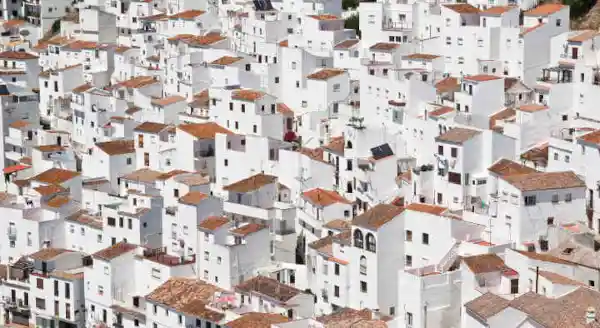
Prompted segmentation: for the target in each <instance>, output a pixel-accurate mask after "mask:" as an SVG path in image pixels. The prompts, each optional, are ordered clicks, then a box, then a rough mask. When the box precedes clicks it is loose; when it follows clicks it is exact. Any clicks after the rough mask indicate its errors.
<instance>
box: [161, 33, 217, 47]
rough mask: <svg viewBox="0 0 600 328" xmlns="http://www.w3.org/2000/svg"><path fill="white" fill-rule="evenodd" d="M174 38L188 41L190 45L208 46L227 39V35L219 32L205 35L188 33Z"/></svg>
mask: <svg viewBox="0 0 600 328" xmlns="http://www.w3.org/2000/svg"><path fill="white" fill-rule="evenodd" d="M176 37H177V36H176ZM176 37H175V38H176ZM172 39H173V38H169V41H173V40H172ZM174 40H175V41H181V42H183V43H186V44H188V45H189V46H190V47H195V46H208V45H211V44H213V43H217V42H219V41H222V40H225V37H224V36H222V35H220V34H219V33H209V34H207V35H203V36H196V35H190V34H186V35H184V36H183V37H181V38H179V39H174Z"/></svg>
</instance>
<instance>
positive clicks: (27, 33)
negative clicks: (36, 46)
mask: <svg viewBox="0 0 600 328" xmlns="http://www.w3.org/2000/svg"><path fill="white" fill-rule="evenodd" d="M19 34H20V35H21V36H29V34H30V33H29V30H20V31H19Z"/></svg>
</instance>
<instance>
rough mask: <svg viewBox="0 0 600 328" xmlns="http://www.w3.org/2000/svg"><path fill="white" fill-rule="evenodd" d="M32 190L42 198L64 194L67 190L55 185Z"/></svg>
mask: <svg viewBox="0 0 600 328" xmlns="http://www.w3.org/2000/svg"><path fill="white" fill-rule="evenodd" d="M33 190H35V191H37V193H38V194H40V195H42V196H50V195H54V194H57V193H63V192H66V191H67V189H65V188H63V187H61V186H57V185H43V186H38V187H35V188H33Z"/></svg>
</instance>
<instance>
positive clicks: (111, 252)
mask: <svg viewBox="0 0 600 328" xmlns="http://www.w3.org/2000/svg"><path fill="white" fill-rule="evenodd" d="M136 248H137V246H136V245H134V244H128V243H125V242H120V243H116V244H114V245H112V246H110V247H107V248H105V249H102V250H99V251H98V252H96V253H94V254H92V256H93V257H95V258H99V259H101V260H104V261H110V260H112V259H115V258H117V257H119V256H121V255H123V254H125V253H128V252H131V251H133V250H135V249H136Z"/></svg>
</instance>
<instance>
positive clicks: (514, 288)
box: [510, 279, 519, 294]
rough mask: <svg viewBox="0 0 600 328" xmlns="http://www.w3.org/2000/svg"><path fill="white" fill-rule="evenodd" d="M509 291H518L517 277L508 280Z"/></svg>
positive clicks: (516, 292)
mask: <svg viewBox="0 0 600 328" xmlns="http://www.w3.org/2000/svg"><path fill="white" fill-rule="evenodd" d="M510 293H511V294H518V293H519V279H511V280H510Z"/></svg>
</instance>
